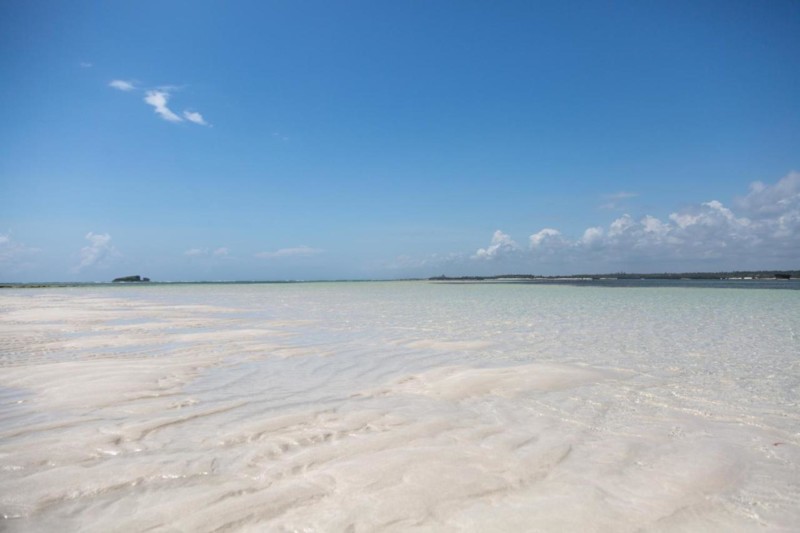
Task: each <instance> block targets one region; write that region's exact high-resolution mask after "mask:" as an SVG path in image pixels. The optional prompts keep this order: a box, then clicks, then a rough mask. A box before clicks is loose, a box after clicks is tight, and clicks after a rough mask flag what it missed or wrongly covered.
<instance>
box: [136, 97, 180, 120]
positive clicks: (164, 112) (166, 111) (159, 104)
mask: <svg viewBox="0 0 800 533" xmlns="http://www.w3.org/2000/svg"><path fill="white" fill-rule="evenodd" d="M169 97H170V94H169V93H168V92H167V91H164V90H153V91H147V92H146V93H145V97H144V101H145V102H146V103H148V104H149V105H151V106H153V108H154V109H155V112H156V113H157V114H158V115H159V116H161V118H163V119H164V120H166V121H168V122H183V119H182V118H181V117H179V116H178V115H176V114H175V113H174V112H173V111H172V110H171V109H170V108H168V107H167V102H168V101H169Z"/></svg>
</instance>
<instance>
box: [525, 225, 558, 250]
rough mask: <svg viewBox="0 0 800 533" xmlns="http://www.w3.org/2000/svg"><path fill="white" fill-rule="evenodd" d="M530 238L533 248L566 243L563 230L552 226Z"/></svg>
mask: <svg viewBox="0 0 800 533" xmlns="http://www.w3.org/2000/svg"><path fill="white" fill-rule="evenodd" d="M529 240H530V243H531V248H542V247H546V246H556V245H561V244H562V243H564V237H563V236H562V235H561V232H560V231H558V230H556V229H552V228H544V229H543V230H541V231H539V232H538V233H534V234H533V235H531V236H530V237H529Z"/></svg>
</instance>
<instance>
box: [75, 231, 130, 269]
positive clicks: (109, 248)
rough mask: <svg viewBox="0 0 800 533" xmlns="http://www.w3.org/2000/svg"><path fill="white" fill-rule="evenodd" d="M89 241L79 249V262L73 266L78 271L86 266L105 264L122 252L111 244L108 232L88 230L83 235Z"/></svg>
mask: <svg viewBox="0 0 800 533" xmlns="http://www.w3.org/2000/svg"><path fill="white" fill-rule="evenodd" d="M84 238H85V239H86V240H87V241H89V245H88V246H84V247H83V248H81V251H80V263H79V264H78V266H77V267H76V268H75V271H76V272H80V271H81V270H84V269H86V268H90V267H98V266H105V265H107V264H108V263H109V262H110V261H111V260H112V259H115V258H117V257H120V256H121V255H122V254H120V253H119V251H117V249H116V248H115V247H114V245H113V244H111V235H109V234H108V233H94V232H91V231H90V232H89V233H87V234H86V236H85V237H84Z"/></svg>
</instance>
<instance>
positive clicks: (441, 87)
mask: <svg viewBox="0 0 800 533" xmlns="http://www.w3.org/2000/svg"><path fill="white" fill-rule="evenodd" d="M0 99H2V105H0V281H7V282H13V281H16V282H24V281H107V280H110V279H112V278H114V277H118V276H125V275H134V274H140V275H143V276H148V277H150V278H151V279H153V280H158V281H178V280H185V281H191V280H283V279H298V280H301V279H389V278H404V277H427V276H434V275H441V274H446V275H450V276H459V275H491V274H503V273H529V274H545V275H553V274H577V273H607V272H689V271H693V272H698V271H719V270H745V269H798V268H800V2H796V1H781V0H774V1H770V2H755V1H751V2H741V1H736V0H725V1H720V2H716V1H702V0H697V1H680V0H677V1H670V2H652V1H631V2H611V1H603V2H599V1H598V2H569V1H558V2H555V1H554V2H546V1H541V2H539V1H536V2H532V1H528V0H526V1H511V0H509V1H498V2H477V1H469V0H462V1H444V0H442V1H436V0H428V1H422V0H408V1H404V0H392V1H388V0H386V1H382V0H364V1H349V0H343V1H336V2H330V1H310V0H309V1H304V0H284V1H269V0H263V1H261V0H260V1H230V2H220V1H215V2H209V1H199V0H193V1H185V2H182V1H170V2H163V1H159V2H152V1H143V2H101V1H96V2H83V1H71V2H63V1H52V2H51V1H41V0H8V1H5V2H2V3H0Z"/></svg>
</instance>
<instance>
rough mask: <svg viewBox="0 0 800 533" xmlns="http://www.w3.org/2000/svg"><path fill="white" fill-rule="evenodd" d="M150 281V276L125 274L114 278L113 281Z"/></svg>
mask: <svg viewBox="0 0 800 533" xmlns="http://www.w3.org/2000/svg"><path fill="white" fill-rule="evenodd" d="M147 281H150V278H143V277H142V276H124V277H121V278H114V279H113V280H112V283H143V282H147Z"/></svg>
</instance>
